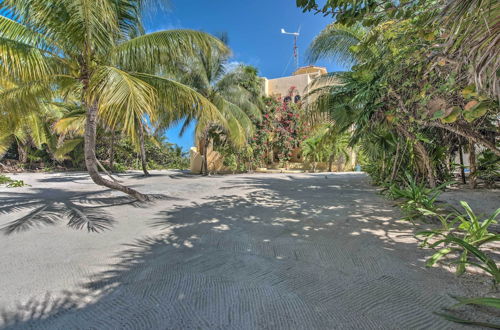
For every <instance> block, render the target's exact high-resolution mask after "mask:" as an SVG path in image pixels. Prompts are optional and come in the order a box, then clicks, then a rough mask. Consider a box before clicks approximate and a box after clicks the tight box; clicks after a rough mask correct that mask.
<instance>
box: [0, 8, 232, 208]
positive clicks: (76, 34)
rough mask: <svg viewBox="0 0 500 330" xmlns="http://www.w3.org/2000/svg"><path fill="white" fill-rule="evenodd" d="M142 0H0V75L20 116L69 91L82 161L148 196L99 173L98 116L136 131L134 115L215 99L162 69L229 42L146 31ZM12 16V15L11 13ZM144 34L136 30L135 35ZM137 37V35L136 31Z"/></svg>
mask: <svg viewBox="0 0 500 330" xmlns="http://www.w3.org/2000/svg"><path fill="white" fill-rule="evenodd" d="M145 3H146V1H141V0H101V1H94V0H67V1H63V2H57V5H55V4H54V1H53V0H4V1H2V2H1V3H0V12H1V13H3V15H2V16H0V62H1V63H2V66H1V67H0V74H1V75H5V76H7V77H11V78H12V79H11V80H13V81H16V82H17V85H18V86H17V87H15V88H12V89H9V90H5V91H2V93H1V94H0V107H1V108H4V109H5V108H8V109H9V111H12V112H13V113H15V114H16V115H21V114H22V113H23V112H27V111H35V109H36V107H35V106H36V105H39V104H40V103H47V102H50V101H53V100H54V97H55V95H58V96H59V95H66V96H68V98H70V99H76V100H78V105H79V106H80V107H81V108H82V109H83V110H84V111H85V114H86V119H85V134H84V150H85V164H86V167H87V170H88V173H89V174H90V177H91V178H92V180H93V181H94V182H95V183H96V184H98V185H102V186H105V187H108V188H111V189H116V190H120V191H122V192H124V193H126V194H129V195H131V196H133V197H134V198H136V199H138V200H141V201H144V200H146V199H147V197H146V196H145V195H143V194H141V193H139V192H138V191H136V190H134V189H131V188H129V187H126V186H123V185H121V184H119V183H117V182H113V181H109V180H106V179H104V178H103V177H101V175H100V174H99V171H98V165H97V159H96V155H95V145H96V130H97V125H98V122H99V121H101V120H104V121H106V122H107V123H112V124H115V125H111V126H112V127H117V124H118V123H120V125H121V127H122V128H123V131H124V132H125V133H126V134H128V135H130V136H132V137H133V138H135V136H136V134H137V130H136V118H144V117H145V116H147V117H148V118H149V119H150V120H151V121H152V122H154V121H155V120H156V119H157V118H158V116H159V112H165V113H167V112H170V113H176V115H177V116H181V114H183V115H186V114H190V115H193V114H195V113H199V112H204V113H205V112H206V113H210V112H215V111H216V108H215V106H214V105H213V104H212V103H211V102H209V101H208V100H207V99H206V98H205V97H203V96H202V95H201V94H199V93H198V92H196V91H195V90H193V89H191V88H190V87H188V86H186V85H183V84H181V83H179V82H176V81H174V80H172V79H169V78H165V77H162V76H160V75H159V74H162V75H163V74H165V73H168V72H172V71H173V70H174V69H175V63H176V62H177V60H179V59H181V58H186V57H192V56H195V55H197V54H200V53H201V54H204V53H208V52H215V51H219V52H222V53H225V52H227V47H226V46H225V45H224V44H223V43H222V42H220V41H219V40H218V39H216V38H214V37H212V36H210V35H208V34H205V33H202V32H197V31H191V30H170V31H160V32H155V33H151V34H144V35H142V31H143V27H142V24H141V12H142V11H143V8H144V5H145ZM8 16H9V17H13V19H10V18H8ZM138 35H139V36H138ZM135 36H138V37H135Z"/></svg>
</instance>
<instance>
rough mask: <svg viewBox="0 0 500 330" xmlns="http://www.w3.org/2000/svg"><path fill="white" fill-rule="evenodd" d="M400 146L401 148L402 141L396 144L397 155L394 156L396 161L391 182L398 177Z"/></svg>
mask: <svg viewBox="0 0 500 330" xmlns="http://www.w3.org/2000/svg"><path fill="white" fill-rule="evenodd" d="M400 148H401V146H400V143H399V142H398V144H397V145H396V156H395V157H394V163H393V164H392V171H391V177H390V182H393V181H394V179H395V178H396V173H397V169H398V159H399V151H400Z"/></svg>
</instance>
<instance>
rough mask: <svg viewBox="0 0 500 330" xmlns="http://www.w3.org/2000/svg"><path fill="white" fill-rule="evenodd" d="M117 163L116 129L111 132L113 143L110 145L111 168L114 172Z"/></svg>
mask: <svg viewBox="0 0 500 330" xmlns="http://www.w3.org/2000/svg"><path fill="white" fill-rule="evenodd" d="M114 165H115V130H114V129H113V131H112V132H111V145H110V147H109V168H110V172H111V173H113V168H114Z"/></svg>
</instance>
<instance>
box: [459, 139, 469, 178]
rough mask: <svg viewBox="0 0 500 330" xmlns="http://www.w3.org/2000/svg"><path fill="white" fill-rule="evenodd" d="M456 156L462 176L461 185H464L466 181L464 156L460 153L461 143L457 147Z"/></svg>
mask: <svg viewBox="0 0 500 330" xmlns="http://www.w3.org/2000/svg"><path fill="white" fill-rule="evenodd" d="M458 156H459V158H460V175H461V176H462V183H463V184H466V183H467V181H466V180H465V169H464V154H463V152H462V144H461V143H460V144H459V145H458Z"/></svg>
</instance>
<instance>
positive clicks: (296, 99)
mask: <svg viewBox="0 0 500 330" xmlns="http://www.w3.org/2000/svg"><path fill="white" fill-rule="evenodd" d="M293 101H294V102H295V103H299V101H300V95H295V97H294V98H293Z"/></svg>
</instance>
